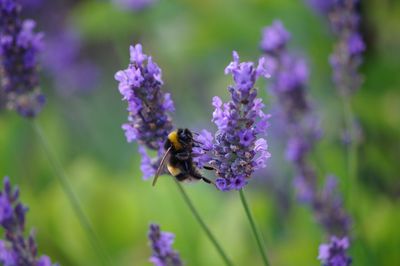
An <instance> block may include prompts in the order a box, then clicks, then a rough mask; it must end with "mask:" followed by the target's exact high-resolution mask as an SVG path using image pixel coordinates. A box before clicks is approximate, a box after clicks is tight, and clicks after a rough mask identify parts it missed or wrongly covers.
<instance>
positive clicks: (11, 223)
mask: <svg viewBox="0 0 400 266" xmlns="http://www.w3.org/2000/svg"><path fill="white" fill-rule="evenodd" d="M27 211H28V208H27V207H25V206H24V205H23V204H22V203H21V202H20V201H19V189H18V188H17V187H15V188H12V187H11V184H10V180H9V178H8V177H5V178H4V181H3V189H2V190H1V191H0V225H1V226H2V227H3V228H4V239H3V240H0V262H1V263H2V265H4V266H20V265H27V266H51V265H53V264H52V263H51V261H50V258H49V257H48V256H46V255H42V256H41V257H38V252H37V244H36V241H35V238H34V234H33V232H31V234H30V235H29V237H28V238H26V237H25V236H24V230H25V214H26V212H27Z"/></svg>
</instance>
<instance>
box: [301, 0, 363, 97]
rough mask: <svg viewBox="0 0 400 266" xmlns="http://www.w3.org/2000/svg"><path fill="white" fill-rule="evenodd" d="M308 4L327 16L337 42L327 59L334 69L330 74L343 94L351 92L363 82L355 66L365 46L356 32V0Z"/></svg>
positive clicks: (357, 2)
mask: <svg viewBox="0 0 400 266" xmlns="http://www.w3.org/2000/svg"><path fill="white" fill-rule="evenodd" d="M309 4H310V5H311V7H313V8H314V9H315V10H316V11H317V12H319V13H320V14H321V15H323V16H324V17H326V18H327V19H328V20H329V23H330V26H331V28H332V29H333V31H334V33H335V35H336V37H337V43H336V45H335V48H334V51H333V53H332V55H331V56H330V59H329V61H330V64H331V66H332V69H333V74H332V77H333V81H334V83H335V85H336V87H337V89H338V90H339V92H340V93H341V94H342V95H344V96H347V95H351V94H353V93H354V92H355V91H357V90H358V89H359V87H360V86H361V83H362V77H361V75H360V74H359V73H358V68H359V67H360V65H361V63H362V53H363V52H364V51H365V48H366V47H365V43H364V41H363V39H362V36H361V34H360V32H359V31H360V29H359V28H360V15H359V13H358V4H359V0H348V1H339V0H326V1H325V0H309Z"/></svg>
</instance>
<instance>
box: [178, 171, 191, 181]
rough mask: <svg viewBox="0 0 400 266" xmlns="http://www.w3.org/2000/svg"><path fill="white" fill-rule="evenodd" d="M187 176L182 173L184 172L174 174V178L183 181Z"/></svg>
mask: <svg viewBox="0 0 400 266" xmlns="http://www.w3.org/2000/svg"><path fill="white" fill-rule="evenodd" d="M187 177H188V176H187V175H186V174H184V173H180V174H178V175H176V176H175V178H176V179H178V181H183V180H185V179H187Z"/></svg>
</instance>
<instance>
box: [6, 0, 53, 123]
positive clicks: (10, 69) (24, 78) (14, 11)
mask: <svg viewBox="0 0 400 266" xmlns="http://www.w3.org/2000/svg"><path fill="white" fill-rule="evenodd" d="M20 15H21V6H20V5H19V4H18V3H17V1H15V0H0V73H1V74H2V76H1V83H0V97H2V99H0V107H7V108H9V109H13V110H16V111H17V112H18V113H19V114H20V115H22V116H24V117H35V116H36V115H37V114H38V113H39V112H40V110H41V108H42V106H43V105H44V103H45V98H44V95H43V94H42V93H41V92H40V88H39V78H38V74H37V53H38V52H39V51H40V50H41V48H42V36H43V35H42V34H41V33H38V34H37V33H34V32H33V29H34V27H35V22H34V21H33V20H22V19H21V18H20ZM1 105H3V106H1Z"/></svg>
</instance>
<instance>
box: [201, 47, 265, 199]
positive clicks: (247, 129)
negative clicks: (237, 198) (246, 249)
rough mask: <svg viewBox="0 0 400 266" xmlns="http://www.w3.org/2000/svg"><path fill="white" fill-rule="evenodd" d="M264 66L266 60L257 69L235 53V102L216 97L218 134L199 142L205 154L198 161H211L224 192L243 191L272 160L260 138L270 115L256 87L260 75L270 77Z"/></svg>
mask: <svg viewBox="0 0 400 266" xmlns="http://www.w3.org/2000/svg"><path fill="white" fill-rule="evenodd" d="M264 67H265V61H264V59H260V61H259V63H258V66H257V67H255V66H254V63H252V62H240V61H239V55H238V54H237V53H236V52H233V61H232V62H231V63H230V64H229V65H228V66H227V67H226V69H225V74H231V75H232V77H233V80H234V81H235V85H234V86H229V88H228V91H229V92H230V93H231V100H230V101H229V102H227V103H223V102H222V100H221V99H220V98H219V97H217V96H215V97H214V98H213V106H214V107H215V111H214V113H213V119H212V121H213V122H214V123H215V125H216V126H217V128H218V131H217V132H216V134H215V136H214V141H213V140H212V135H211V134H210V133H208V132H206V131H203V133H202V134H203V136H201V137H200V139H201V140H203V141H201V140H200V141H199V142H200V143H202V144H203V145H201V148H203V149H204V151H205V152H204V154H202V156H203V157H201V158H200V159H198V160H199V161H201V162H202V164H203V165H204V164H206V162H207V160H208V164H210V165H211V166H212V167H213V168H214V169H215V170H216V174H217V176H218V178H217V179H216V187H217V188H218V189H219V190H221V191H228V190H233V189H236V190H239V189H241V188H243V187H244V186H245V185H246V184H247V179H249V178H250V177H251V175H252V174H253V172H254V171H255V170H256V169H259V168H262V167H265V165H266V160H267V159H268V158H269V157H270V154H269V152H268V151H267V149H268V146H267V142H266V140H265V139H263V138H260V137H259V135H260V134H265V129H266V127H267V126H268V122H267V120H268V119H269V115H267V114H264V112H263V111H262V109H263V107H264V104H263V103H262V100H261V99H260V98H257V89H256V88H254V85H255V82H256V80H257V78H258V77H259V76H264V77H265V76H267V75H268V73H267V71H266V70H265V68H264ZM207 156H209V157H207Z"/></svg>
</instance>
